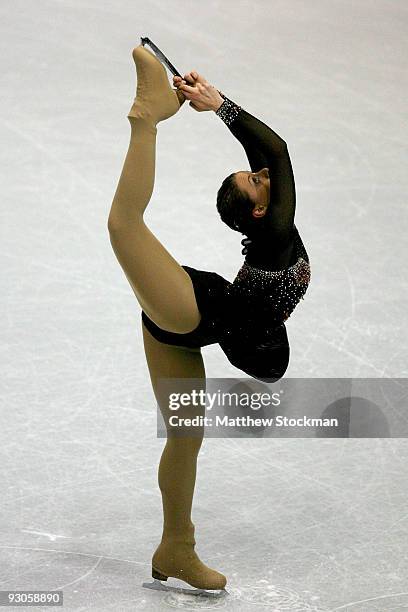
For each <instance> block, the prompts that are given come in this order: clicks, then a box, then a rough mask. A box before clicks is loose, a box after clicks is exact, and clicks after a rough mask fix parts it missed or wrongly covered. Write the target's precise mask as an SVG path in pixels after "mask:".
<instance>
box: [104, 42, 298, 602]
mask: <svg viewBox="0 0 408 612" xmlns="http://www.w3.org/2000/svg"><path fill="white" fill-rule="evenodd" d="M143 40H144V39H142V42H143ZM145 40H148V39H145ZM132 55H133V59H134V62H135V64H136V73H137V88H136V97H135V99H134V102H133V104H132V107H131V109H130V111H129V114H128V116H127V117H128V119H129V122H130V132H131V133H130V144H129V149H128V151H127V155H126V158H125V161H124V165H123V170H122V173H121V176H120V179H119V183H118V186H117V189H116V192H115V195H114V198H113V202H112V207H111V210H110V214H109V220H108V229H109V234H110V241H111V245H112V248H113V250H114V252H115V255H116V257H117V259H118V261H119V263H120V265H121V267H122V269H123V271H124V273H125V275H126V277H127V279H128V281H129V284H130V286H131V288H132V290H133V292H134V294H135V296H136V298H137V300H138V302H139V304H140V306H141V308H142V332H143V343H144V348H145V353H146V360H147V364H148V369H149V373H150V378H151V382H152V387H153V391H154V394H155V397H156V400H157V403H158V406H159V407H160V410H161V413H162V415H163V419H164V422H165V424H166V428H167V441H166V445H165V447H164V450H163V454H162V456H161V460H160V465H159V474H158V479H159V487H160V490H161V494H162V503H163V533H162V538H161V542H160V544H159V546H158V547H157V549H156V551H155V552H154V554H153V559H152V576H153V578H156V579H159V580H167V578H168V577H169V576H171V577H175V578H179V579H181V580H183V581H185V582H187V583H188V584H190V585H192V586H193V587H196V588H199V589H217V590H218V589H223V588H224V587H225V584H226V577H225V576H224V575H223V574H222V573H220V572H218V571H216V570H214V569H211V568H210V567H208V566H207V565H205V564H204V563H203V562H202V561H201V560H200V559H199V557H198V555H197V554H196V552H195V550H194V547H195V544H196V541H195V537H194V532H195V527H194V524H193V522H192V520H191V508H192V501H193V493H194V486H195V479H196V467H197V456H198V452H199V450H200V447H201V444H202V439H203V429H197V428H190V429H189V428H188V427H186V428H184V429H183V431H182V432H181V434H180V432H178V433H177V434H176V433H175V432H174V428H171V427H169V416H170V410H169V401H168V400H169V398H168V394H166V392H165V390H164V389H163V387H162V385H161V384H160V381H161V379H163V378H167V379H177V380H178V383H177V384H179V385H180V388H181V387H182V391H183V392H186V391H188V389H190V390H192V389H193V387H194V389H197V381H202V388H205V369H204V363H203V358H202V354H201V347H202V346H206V345H209V344H214V343H219V344H220V346H221V348H222V350H223V351H224V352H225V354H226V356H227V358H228V359H229V361H230V362H231V363H232V364H233V365H234V366H236V367H237V368H239V369H241V370H242V371H243V372H245V373H246V374H247V375H249V376H251V377H254V378H257V379H259V380H263V381H265V382H274V381H276V380H279V378H281V377H282V376H283V375H284V373H285V371H286V369H287V366H288V362H289V342H288V337H287V333H286V328H285V323H284V322H285V321H286V320H287V318H288V317H289V316H290V314H291V313H292V311H293V310H294V308H295V306H296V305H297V304H298V302H299V300H300V299H301V298H303V296H304V294H305V292H306V290H307V287H308V285H309V281H310V265H309V257H308V255H307V252H306V250H305V247H304V245H303V242H302V240H301V238H300V235H299V232H298V230H297V228H296V227H295V225H294V215H295V183H294V177H293V172H292V166H291V161H290V157H289V153H288V148H287V145H286V143H285V141H284V140H283V139H282V138H281V137H280V136H278V135H277V134H276V133H275V132H274V131H273V130H272V129H271V128H269V127H268V126H267V125H265V124H264V123H263V122H262V121H260V120H258V119H257V118H255V117H254V116H252V115H250V114H249V113H248V112H246V111H245V110H244V109H242V108H241V107H240V106H238V105H237V104H236V103H234V102H233V101H232V100H230V99H229V98H227V97H226V96H225V95H224V94H223V93H222V92H220V91H219V90H217V89H216V88H215V87H214V86H213V85H210V84H209V83H208V82H207V81H206V79H205V78H204V77H203V76H202V75H199V74H198V73H197V72H195V71H190V72H189V73H187V74H185V75H184V78H182V77H181V75H180V76H174V77H173V86H174V87H172V86H171V84H170V82H169V80H168V77H167V73H166V70H165V68H164V66H163V65H162V63H161V62H160V61H159V59H158V57H156V55H154V54H153V53H151V52H150V51H149V50H148V49H146V47H145V46H144V45H143V44H141V45H139V46H138V47H136V48H135V49H134V50H133V52H132ZM159 57H160V55H159ZM162 59H163V58H162ZM165 59H167V58H165ZM167 65H169V62H168V60H167ZM185 100H189V104H190V106H191V107H192V108H193V109H194V110H196V111H198V112H202V111H213V112H214V113H215V114H216V115H217V117H219V118H220V119H221V120H222V122H224V123H225V125H226V126H227V127H228V129H229V131H230V132H231V133H232V134H233V135H234V137H235V138H236V139H237V140H238V141H239V142H240V143H241V144H242V146H243V147H244V150H245V152H246V155H247V158H248V161H249V165H250V167H251V171H248V170H242V171H239V172H235V173H233V174H231V175H230V176H228V177H227V178H226V179H225V180H224V181H223V183H222V185H221V187H220V189H219V191H218V194H217V210H218V212H219V214H220V217H221V219H222V221H224V222H225V223H226V224H227V225H228V226H229V227H230V228H232V229H233V230H235V231H238V232H240V233H241V234H242V235H244V236H246V238H244V239H243V240H242V244H243V246H244V250H243V254H244V255H246V257H245V261H244V263H243V265H242V267H241V269H240V270H239V272H238V274H237V277H236V278H235V280H234V282H233V283H231V282H229V281H227V280H226V279H224V278H223V277H222V276H220V275H218V274H217V273H215V272H208V271H203V270H196V269H194V268H191V267H188V266H184V265H180V264H179V263H178V262H177V261H176V260H175V259H174V258H173V257H172V255H171V254H170V253H169V252H168V251H167V250H166V249H165V247H164V246H163V245H162V244H161V243H160V242H159V240H158V239H157V238H156V237H155V236H154V234H153V233H152V232H151V231H150V229H149V228H148V227H147V226H146V224H145V222H144V217H143V214H144V211H145V209H146V206H147V204H148V203H149V201H150V198H151V195H152V191H153V185H154V178H155V152H156V135H157V125H158V124H159V123H160V122H161V121H163V120H165V119H168V118H169V117H171V116H173V115H174V114H175V113H176V112H177V111H178V110H179V108H180V107H181V106H182V104H183V103H184V102H185ZM183 379H185V381H183ZM189 379H194V381H195V382H194V381H193V382H190V381H189ZM181 382H183V383H184V382H185V384H182V385H181ZM173 391H174V390H173ZM183 410H184V411H185V413H186V414H188V415H189V416H191V414H192V412H193V413H194V414H200V415H203V414H204V410H205V407H204V406H198V407H193V406H187V407H185V408H183ZM193 429H194V431H193Z"/></svg>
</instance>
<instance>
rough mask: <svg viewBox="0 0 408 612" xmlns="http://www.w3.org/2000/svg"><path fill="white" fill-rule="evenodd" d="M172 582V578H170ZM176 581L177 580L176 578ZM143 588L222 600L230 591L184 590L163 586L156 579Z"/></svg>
mask: <svg viewBox="0 0 408 612" xmlns="http://www.w3.org/2000/svg"><path fill="white" fill-rule="evenodd" d="M169 580H171V578H169ZM174 580H177V579H176V578H174ZM142 587H144V588H145V589H152V590H153V591H168V592H173V593H179V594H180V593H182V594H184V595H194V596H196V597H207V598H212V599H220V598H221V597H225V596H226V595H228V594H229V593H228V591H227V590H226V589H221V590H220V589H219V590H218V591H206V590H205V589H195V588H194V587H190V588H184V587H177V586H170V585H168V584H163V583H162V582H160V580H157V579H156V578H154V579H153V581H152V582H143V584H142Z"/></svg>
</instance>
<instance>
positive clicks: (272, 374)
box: [142, 266, 289, 382]
mask: <svg viewBox="0 0 408 612" xmlns="http://www.w3.org/2000/svg"><path fill="white" fill-rule="evenodd" d="M182 267H183V268H184V270H185V271H186V272H187V273H188V275H189V276H190V278H191V281H192V283H193V287H194V293H195V297H196V301H197V306H198V309H199V311H200V314H201V320H200V323H199V324H198V326H197V327H196V328H195V329H194V330H193V331H191V332H188V333H186V334H178V333H174V332H169V331H166V330H163V329H161V328H160V327H158V326H157V325H156V324H155V323H154V322H153V321H152V320H151V319H150V318H149V317H148V316H147V315H146V313H145V312H144V311H142V320H143V323H144V325H145V327H146V328H147V329H148V331H149V332H150V333H151V334H152V336H153V337H154V338H156V340H158V341H159V342H163V343H165V344H171V345H175V346H185V347H188V348H198V347H202V346H207V345H210V344H217V343H218V344H219V345H220V346H221V348H222V350H223V351H224V353H225V355H226V356H227V358H228V360H229V361H230V363H231V364H232V365H233V366H235V367H237V368H238V369H240V370H242V371H243V372H244V373H245V374H247V375H248V376H250V377H253V378H256V379H258V380H262V381H264V382H275V381H276V380H279V379H280V378H282V376H283V375H284V373H285V371H286V369H287V367H288V364H289V341H288V336H287V332H286V327H285V325H284V323H280V324H279V325H276V323H274V324H273V325H272V326H271V327H270V328H269V329H262V330H261V333H259V332H258V333H256V334H255V333H243V326H245V316H246V313H245V312H242V313H240V311H239V303H238V302H236V303H235V302H234V301H232V299H231V293H230V289H231V286H232V283H230V282H229V281H227V280H226V279H225V278H223V277H222V276H220V275H219V274H217V273H216V272H207V271H205V270H196V269H195V268H191V267H189V266H182Z"/></svg>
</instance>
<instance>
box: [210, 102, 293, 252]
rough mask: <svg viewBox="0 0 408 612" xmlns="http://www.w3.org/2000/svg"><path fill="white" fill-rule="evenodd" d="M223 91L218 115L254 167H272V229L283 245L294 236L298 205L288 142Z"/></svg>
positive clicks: (256, 168) (255, 168) (256, 169)
mask: <svg viewBox="0 0 408 612" xmlns="http://www.w3.org/2000/svg"><path fill="white" fill-rule="evenodd" d="M220 94H221V96H222V97H223V99H224V102H223V104H221V106H220V107H219V109H218V110H217V111H216V114H217V115H218V116H219V117H220V118H221V119H222V121H223V122H224V123H225V124H226V125H227V127H228V129H229V130H230V132H231V133H232V134H233V135H234V136H235V138H236V139H237V140H238V141H239V142H240V143H241V145H242V146H243V148H244V150H245V153H246V156H247V158H248V161H249V165H250V167H251V170H252V171H253V172H257V171H258V170H261V169H262V168H265V167H267V168H268V169H269V177H270V203H269V205H270V207H271V230H272V233H273V234H274V238H275V239H276V241H278V242H279V243H280V248H283V247H284V246H285V245H287V244H288V242H289V241H290V239H291V238H292V236H293V225H294V217H295V208H296V190H295V179H294V176H293V169H292V164H291V160H290V156H289V152H288V148H287V144H286V142H285V141H284V140H283V139H282V138H281V137H280V136H279V135H278V134H277V133H276V132H274V131H273V130H272V129H271V128H270V127H268V126H267V125H266V124H265V123H263V122H262V121H260V120H259V119H257V118H256V117H254V116H253V115H251V114H250V113H248V112H247V111H245V110H244V109H242V108H241V107H240V106H238V105H237V104H235V102H233V101H232V100H230V99H229V98H227V97H226V96H225V95H224V94H223V93H222V92H220Z"/></svg>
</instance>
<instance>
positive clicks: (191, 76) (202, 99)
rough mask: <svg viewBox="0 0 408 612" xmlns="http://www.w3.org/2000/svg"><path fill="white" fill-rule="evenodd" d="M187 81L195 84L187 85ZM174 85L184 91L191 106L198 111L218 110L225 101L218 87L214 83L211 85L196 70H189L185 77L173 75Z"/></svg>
mask: <svg viewBox="0 0 408 612" xmlns="http://www.w3.org/2000/svg"><path fill="white" fill-rule="evenodd" d="M186 81H188V82H190V83H192V84H193V85H194V86H193V87H192V86H191V85H187V83H186ZM173 82H174V85H175V86H176V87H177V89H178V90H179V91H181V92H182V93H183V95H184V96H185V98H186V99H187V100H190V106H191V107H192V108H194V110H196V111H198V112H202V111H210V110H212V111H216V110H218V108H219V107H220V106H221V104H222V103H223V102H224V100H223V98H222V97H221V95H220V93H219V91H218V89H216V88H215V87H214V85H210V83H208V82H207V81H206V80H205V78H204V77H203V76H201V75H199V74H198V73H197V72H196V71H195V70H192V71H191V72H188V73H187V74H186V75H185V79H181V78H180V77H177V76H175V77H173Z"/></svg>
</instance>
